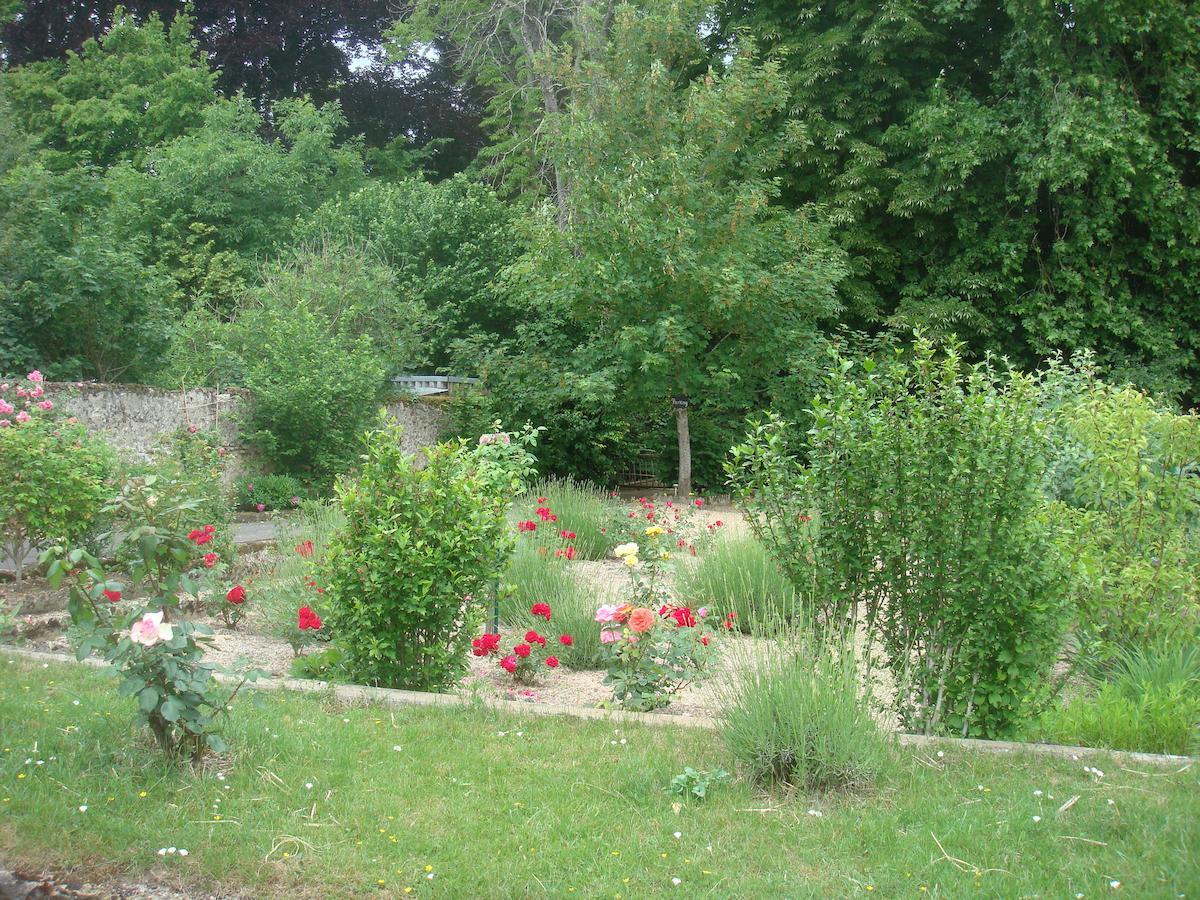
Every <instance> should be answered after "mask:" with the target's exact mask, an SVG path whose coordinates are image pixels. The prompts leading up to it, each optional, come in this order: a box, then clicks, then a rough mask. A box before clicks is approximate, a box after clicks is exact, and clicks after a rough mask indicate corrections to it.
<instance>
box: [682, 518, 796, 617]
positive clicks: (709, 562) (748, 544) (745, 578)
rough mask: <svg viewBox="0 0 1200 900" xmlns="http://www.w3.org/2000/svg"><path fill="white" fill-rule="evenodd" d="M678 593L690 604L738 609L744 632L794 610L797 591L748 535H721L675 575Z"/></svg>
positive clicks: (717, 608) (728, 610) (721, 608)
mask: <svg viewBox="0 0 1200 900" xmlns="http://www.w3.org/2000/svg"><path fill="white" fill-rule="evenodd" d="M679 596H680V597H681V598H682V599H683V601H684V602H685V603H687V604H688V605H689V606H691V607H693V608H697V607H701V606H708V607H711V608H712V609H713V610H715V611H717V612H719V613H721V614H722V615H724V614H725V613H729V612H734V613H737V619H736V622H737V625H738V627H739V628H740V630H742V631H744V632H750V631H758V630H770V629H771V627H772V626H773V625H774V624H775V623H776V622H777V621H779V620H781V619H782V620H785V621H786V620H790V619H792V618H793V617H794V615H795V612H796V591H795V589H794V588H793V587H792V585H791V584H790V583H789V582H788V580H787V579H786V578H784V576H783V573H782V572H780V571H779V567H778V566H777V565H776V564H775V563H774V561H773V560H772V559H771V558H770V557H769V556H768V555H767V551H766V550H765V549H764V548H763V546H762V544H760V543H759V542H758V541H757V540H755V539H754V538H753V537H750V536H749V535H746V536H738V537H723V538H721V539H720V540H718V541H717V542H716V543H714V544H713V545H712V547H710V548H708V549H707V550H705V552H704V553H703V554H702V555H701V556H700V558H699V559H697V560H696V562H695V563H694V564H693V565H692V566H690V567H687V568H684V569H683V570H682V571H681V572H680V574H679Z"/></svg>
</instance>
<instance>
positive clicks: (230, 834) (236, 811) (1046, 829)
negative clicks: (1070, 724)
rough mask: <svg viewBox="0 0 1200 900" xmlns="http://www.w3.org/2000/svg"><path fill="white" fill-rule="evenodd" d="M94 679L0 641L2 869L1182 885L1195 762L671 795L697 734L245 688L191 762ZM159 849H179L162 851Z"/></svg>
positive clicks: (284, 884) (1194, 798)
mask: <svg viewBox="0 0 1200 900" xmlns="http://www.w3.org/2000/svg"><path fill="white" fill-rule="evenodd" d="M114 687H115V683H114V682H113V681H112V680H110V678H109V677H108V676H107V675H105V674H104V673H102V672H98V671H95V670H91V669H85V668H83V667H75V666H69V665H57V664H50V665H48V666H47V665H46V664H43V663H40V662H32V661H29V660H24V659H17V658H13V657H4V656H2V655H0V858H2V859H3V860H4V861H6V862H7V863H8V864H9V865H10V866H12V865H16V864H23V865H32V866H45V867H48V868H51V869H55V870H60V871H61V870H72V871H73V873H74V874H75V876H76V877H82V876H88V877H100V878H104V877H110V878H114V879H118V880H119V879H130V880H135V879H136V880H158V881H161V882H163V883H166V884H176V885H185V886H192V887H193V888H200V887H204V888H208V889H216V888H218V887H219V888H222V889H224V890H227V891H236V890H243V891H245V892H246V893H247V894H248V895H254V896H280V897H284V896H286V897H289V898H301V897H330V896H338V897H356V896H364V895H372V894H377V895H380V896H393V895H395V896H425V897H447V898H460V897H523V896H555V897H561V896H570V895H575V896H581V897H608V898H616V897H622V898H641V897H648V896H675V897H684V896H686V897H809V896H820V897H830V896H847V895H853V894H864V895H865V894H868V893H870V894H873V895H874V896H880V897H897V896H904V897H915V896H930V897H937V896H942V897H962V896H967V895H980V896H997V897H1018V896H1033V895H1038V896H1044V897H1074V896H1076V895H1077V894H1082V895H1083V896H1085V897H1099V896H1106V895H1110V894H1113V893H1114V891H1116V890H1120V891H1121V892H1122V893H1124V894H1126V895H1128V896H1137V897H1176V896H1184V895H1185V894H1188V895H1191V894H1193V893H1194V892H1195V889H1196V888H1197V886H1198V885H1200V858H1198V856H1200V814H1198V813H1197V810H1200V767H1196V766H1192V767H1189V768H1186V769H1185V770H1184V771H1179V768H1180V767H1175V768H1173V769H1162V770H1152V769H1149V768H1145V769H1143V767H1136V768H1139V769H1141V770H1142V774H1139V773H1137V772H1134V771H1130V770H1128V769H1122V768H1121V767H1119V766H1118V765H1117V764H1116V763H1113V762H1106V761H1104V759H1100V760H1098V761H1097V760H1089V763H1092V764H1095V765H1097V766H1099V768H1101V769H1102V770H1103V771H1104V774H1103V777H1097V776H1096V775H1094V774H1090V773H1089V772H1087V771H1085V770H1084V765H1085V763H1084V762H1083V761H1071V760H1064V759H1054V758H1050V757H1044V756H1033V755H1025V754H1021V755H1012V756H1009V755H1001V754H978V753H971V752H967V751H965V750H961V749H958V748H957V747H955V746H954V745H952V744H947V745H946V747H945V750H944V756H943V757H940V758H939V757H938V756H937V755H936V754H932V753H930V752H929V751H926V750H921V751H913V750H898V751H897V760H896V762H895V765H894V767H893V769H892V771H890V772H888V773H887V775H885V777H884V778H883V780H882V781H881V783H880V784H879V785H878V786H877V787H876V788H875V789H874V791H873V792H871V793H868V794H865V795H860V796H826V797H814V796H809V795H802V794H801V795H796V796H793V797H790V798H783V797H780V796H772V795H763V794H759V793H756V792H755V791H754V790H752V789H751V788H750V787H748V786H746V785H744V784H741V783H734V784H729V785H724V786H718V787H717V788H715V789H714V792H713V793H712V795H711V796H710V799H709V800H708V801H707V802H705V803H702V804H701V803H691V804H688V803H684V804H683V805H682V806H678V807H676V806H673V804H674V803H675V800H674V798H672V797H671V796H669V795H668V793H667V792H666V788H667V785H668V782H669V781H670V779H671V777H672V776H674V775H676V774H677V773H679V772H681V771H682V770H683V768H684V766H685V765H690V766H693V767H695V768H698V769H713V768H717V767H725V768H729V767H730V763H729V760H728V759H727V758H726V756H725V755H724V752H723V749H722V747H721V744H720V741H719V739H718V737H717V736H716V735H714V734H712V733H710V732H706V731H698V730H688V729H683V728H668V727H658V728H654V727H641V726H638V727H634V726H621V727H620V728H615V727H614V725H613V724H612V723H606V722H594V721H577V720H572V719H564V718H551V717H543V716H532V715H531V716H528V717H523V716H516V715H512V714H508V713H500V712H496V711H492V710H487V709H483V708H478V709H473V708H461V709H458V708H417V707H414V708H411V709H399V710H385V709H381V708H375V707H355V708H345V707H341V706H338V705H336V704H334V703H333V702H332V701H331V700H330V699H328V698H322V697H320V696H308V695H305V696H300V695H292V694H262V695H259V701H258V702H251V701H249V700H246V701H239V703H238V704H237V708H236V709H235V711H234V715H233V718H232V720H231V722H230V724H229V728H228V736H229V738H230V743H231V746H232V748H233V749H232V751H231V753H230V754H229V755H228V756H226V757H221V758H218V759H215V760H211V761H210V762H209V764H208V765H206V766H204V767H203V768H202V769H201V770H199V771H193V770H192V769H191V768H190V767H188V766H186V765H185V766H181V767H174V766H171V765H168V764H166V763H165V762H164V761H163V759H162V758H161V757H160V756H159V755H158V754H157V753H156V751H154V750H153V749H152V748H151V746H150V744H149V742H148V741H147V740H146V735H145V734H142V733H141V732H138V731H135V730H132V729H131V726H130V720H131V714H132V711H133V710H132V704H131V703H130V702H129V701H125V700H120V699H118V698H117V697H116V695H115V692H114ZM39 761H41V763H42V764H39ZM1039 791H1040V792H1041V793H1040V794H1038V793H1037V792H1039ZM1073 798H1074V799H1073ZM1072 800H1073V802H1072ZM1068 804H1070V805H1069V808H1066V809H1064V811H1062V812H1056V811H1057V810H1058V809H1059V808H1060V807H1066V806H1067V805H1068ZM1035 816H1040V820H1035V818H1034V817H1035ZM935 836H936V839H935ZM938 842H940V847H939V844H938ZM169 846H173V847H178V848H186V849H187V850H188V855H187V856H186V857H181V856H179V855H178V854H177V855H174V856H167V857H160V856H159V855H158V854H157V851H158V850H159V848H161V847H169ZM943 848H944V852H943ZM949 857H953V858H955V859H950V858H949ZM674 879H678V883H676V882H675V881H674ZM1116 882H1119V883H1120V884H1119V887H1118V888H1114V887H1113V886H1112V884H1113V883H1116Z"/></svg>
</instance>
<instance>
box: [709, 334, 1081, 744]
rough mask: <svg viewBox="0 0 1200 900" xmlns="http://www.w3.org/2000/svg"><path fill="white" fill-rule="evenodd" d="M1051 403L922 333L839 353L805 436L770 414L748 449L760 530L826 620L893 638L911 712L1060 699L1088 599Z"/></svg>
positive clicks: (1006, 709) (908, 719)
mask: <svg viewBox="0 0 1200 900" xmlns="http://www.w3.org/2000/svg"><path fill="white" fill-rule="evenodd" d="M1037 410H1038V393H1037V382H1036V380H1035V379H1034V378H1031V377H1028V376H1024V375H1021V374H1019V373H1015V372H1012V371H1006V370H1004V369H1002V368H997V367H996V366H995V365H994V364H992V363H991V362H990V361H985V362H983V363H979V364H977V365H973V366H968V365H967V364H966V363H964V362H963V360H962V358H961V355H960V351H959V348H957V347H955V346H948V347H946V348H944V350H943V351H941V352H939V351H938V350H937V349H936V348H935V347H934V345H933V344H932V343H931V342H929V341H927V340H924V339H918V340H917V342H916V343H915V344H914V345H913V348H912V351H911V354H910V355H909V356H907V357H905V356H902V355H900V354H894V355H893V356H891V357H890V358H888V359H887V360H886V361H885V362H884V363H883V364H882V365H876V363H875V362H874V361H873V360H871V359H866V360H864V361H863V363H862V364H861V366H859V365H856V364H855V363H854V362H853V361H851V360H844V359H841V358H838V357H835V359H834V366H833V369H832V374H831V375H830V377H829V380H828V383H827V384H826V386H825V388H824V390H823V391H822V393H821V395H820V396H819V397H817V398H816V399H815V400H814V402H813V408H812V426H811V428H810V429H808V431H807V434H806V435H805V438H804V440H800V439H799V438H798V436H797V435H796V434H794V432H793V431H792V430H791V429H790V428H789V426H788V425H786V424H785V423H783V422H782V421H780V420H778V419H770V420H769V421H768V422H767V423H766V424H763V425H759V426H757V427H756V428H755V429H754V430H753V432H752V433H751V435H750V437H749V439H748V441H747V442H746V443H745V444H744V445H742V446H740V447H738V448H735V449H734V451H733V452H732V454H731V463H730V473H731V480H732V483H733V485H734V487H735V490H736V491H737V492H738V495H739V497H740V499H741V501H742V502H743V504H744V505H745V508H746V511H747V516H748V519H749V521H750V523H751V526H752V528H753V529H754V532H755V535H756V536H757V537H758V538H759V539H760V540H761V541H762V542H763V544H764V545H765V546H766V547H767V548H768V550H769V552H770V553H771V555H772V557H773V558H774V559H775V560H776V561H777V562H778V563H779V565H780V567H781V568H782V569H783V570H784V572H785V573H786V574H787V575H788V578H789V579H790V580H791V581H792V583H793V584H794V585H795V586H796V588H797V589H798V591H799V592H800V596H801V597H802V598H803V600H804V602H805V604H806V605H809V606H810V607H811V609H812V610H813V613H814V615H815V616H816V618H817V619H818V620H819V621H821V622H824V623H827V624H829V625H835V626H837V627H845V628H847V629H852V628H854V627H857V626H861V627H862V628H865V629H866V631H867V634H868V637H869V639H870V640H872V641H873V642H877V646H878V648H879V650H880V651H881V656H882V661H883V663H884V664H885V665H886V666H887V668H888V669H889V670H890V672H891V675H892V677H893V679H894V681H895V684H896V688H897V690H896V695H895V705H896V712H897V713H898V714H899V716H900V720H901V723H902V725H903V727H905V728H907V729H911V730H916V731H919V732H923V733H926V734H932V733H939V732H944V733H953V734H959V735H963V736H967V735H972V734H973V735H978V736H984V737H1001V736H1005V735H1008V734H1011V733H1012V732H1013V731H1014V730H1015V728H1016V727H1017V726H1018V725H1019V724H1020V723H1021V722H1022V720H1023V719H1025V718H1027V717H1029V716H1031V715H1033V714H1036V712H1037V705H1038V701H1039V700H1043V699H1046V693H1045V692H1046V688H1047V686H1048V685H1049V684H1050V681H1051V674H1052V668H1053V666H1054V663H1055V661H1056V660H1057V658H1058V655H1059V651H1060V648H1061V646H1062V638H1063V635H1064V632H1065V630H1066V628H1067V626H1068V624H1069V622H1070V619H1071V616H1072V608H1071V603H1070V599H1069V595H1068V583H1069V566H1068V563H1067V561H1066V560H1065V559H1064V557H1063V554H1062V552H1061V550H1060V547H1059V544H1058V541H1057V534H1056V529H1055V528H1054V524H1053V521H1052V518H1051V516H1050V515H1049V514H1048V511H1047V505H1046V500H1045V497H1044V495H1043V484H1044V479H1045V470H1046V457H1047V450H1046V446H1047V442H1046V436H1045V432H1044V428H1043V425H1042V422H1041V420H1040V418H1039V415H1038V411H1037ZM801 452H802V453H803V454H804V461H803V462H801V458H800V453H801ZM874 663H875V655H874V654H873V653H872V654H871V655H869V656H868V658H867V666H868V675H869V674H870V669H871V668H872V666H873V665H874Z"/></svg>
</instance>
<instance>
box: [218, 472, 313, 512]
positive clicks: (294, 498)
mask: <svg viewBox="0 0 1200 900" xmlns="http://www.w3.org/2000/svg"><path fill="white" fill-rule="evenodd" d="M233 489H234V497H235V498H236V499H235V503H236V505H237V508H238V509H242V510H255V511H257V512H265V511H267V510H270V511H272V512H275V511H277V510H292V509H296V508H297V507H298V506H299V505H300V503H301V502H302V501H303V500H304V497H305V496H306V494H307V491H306V490H305V488H304V484H303V483H302V482H301V481H300V479H298V478H294V477H292V476H291V475H275V474H272V475H243V476H240V477H238V479H237V480H236V481H235V482H234V488H233Z"/></svg>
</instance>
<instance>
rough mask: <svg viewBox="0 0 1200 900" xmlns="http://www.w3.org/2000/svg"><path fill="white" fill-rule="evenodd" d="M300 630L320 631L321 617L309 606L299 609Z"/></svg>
mask: <svg viewBox="0 0 1200 900" xmlns="http://www.w3.org/2000/svg"><path fill="white" fill-rule="evenodd" d="M298 615H299V622H300V630H301V631H309V630H311V631H320V630H321V617H320V616H318V615H317V614H316V613H315V612H313V611H312V610H311V609H309V608H308V607H307V606H302V607H300V609H299V611H298Z"/></svg>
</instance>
